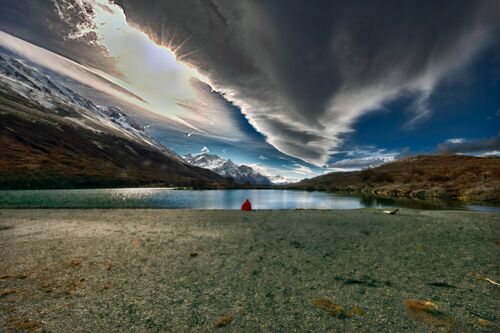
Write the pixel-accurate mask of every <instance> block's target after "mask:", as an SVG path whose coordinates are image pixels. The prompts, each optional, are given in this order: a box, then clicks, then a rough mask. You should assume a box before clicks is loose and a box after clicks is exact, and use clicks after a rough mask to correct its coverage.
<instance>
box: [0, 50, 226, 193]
mask: <svg viewBox="0 0 500 333" xmlns="http://www.w3.org/2000/svg"><path fill="white" fill-rule="evenodd" d="M0 124H2V126H0V156H2V158H1V159H0V188H73V187H106V186H111V187H115V186H144V185H160V186H206V185H207V184H216V183H219V184H223V183H225V182H226V179H224V178H223V177H221V176H219V175H217V174H215V173H213V172H211V171H209V170H205V169H202V168H198V167H194V166H191V165H189V164H187V163H186V162H185V161H184V160H183V159H182V158H181V157H180V156H178V155H177V154H175V153H174V152H172V151H171V150H169V149H168V148H166V147H164V146H163V145H161V144H160V143H158V142H156V141H155V140H154V139H153V138H152V137H151V136H150V135H149V134H148V133H147V132H146V131H145V129H144V128H143V127H142V126H141V125H139V124H138V123H136V122H135V121H133V120H132V119H130V118H129V117H127V116H126V114H125V113H123V112H122V111H121V110H120V109H119V108H117V107H115V106H101V105H96V104H95V103H94V102H92V101H91V100H90V99H88V98H86V97H84V96H82V95H80V94H78V93H76V92H75V91H73V90H71V89H69V88H68V87H66V86H64V85H63V84H62V83H60V82H55V81H52V80H51V78H50V77H49V76H48V75H45V74H42V73H41V72H39V71H38V70H37V69H36V68H34V67H31V66H29V65H27V64H26V63H24V62H23V61H20V60H17V59H14V58H11V57H9V56H7V55H5V54H2V53H0Z"/></svg>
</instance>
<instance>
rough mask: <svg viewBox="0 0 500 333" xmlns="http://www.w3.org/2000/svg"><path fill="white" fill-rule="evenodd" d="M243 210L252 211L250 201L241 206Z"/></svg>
mask: <svg viewBox="0 0 500 333" xmlns="http://www.w3.org/2000/svg"><path fill="white" fill-rule="evenodd" d="M241 210H252V204H251V203H250V200H248V199H246V200H245V202H244V203H243V205H241Z"/></svg>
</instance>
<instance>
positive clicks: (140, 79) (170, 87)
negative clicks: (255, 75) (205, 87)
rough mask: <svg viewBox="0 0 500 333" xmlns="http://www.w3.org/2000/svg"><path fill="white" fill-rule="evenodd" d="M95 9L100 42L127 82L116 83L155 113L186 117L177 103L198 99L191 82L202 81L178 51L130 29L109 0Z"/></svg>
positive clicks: (99, 2)
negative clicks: (177, 53) (178, 58)
mask: <svg viewBox="0 0 500 333" xmlns="http://www.w3.org/2000/svg"><path fill="white" fill-rule="evenodd" d="M92 8H93V15H92V18H91V19H92V21H93V22H92V23H93V27H94V30H93V31H94V32H95V33H96V35H97V38H98V40H97V42H98V43H99V44H100V45H101V46H103V47H104V48H105V49H106V51H107V52H108V54H109V56H111V57H113V58H115V59H116V62H117V68H118V69H119V71H120V72H121V73H122V75H123V80H118V79H116V78H115V79H113V80H114V81H115V82H117V83H119V84H120V85H122V86H125V88H127V89H129V90H130V91H132V92H134V93H136V94H138V95H140V96H141V97H142V98H144V99H145V100H146V101H147V102H148V104H150V105H151V106H152V108H153V111H155V112H158V113H161V114H163V115H169V116H175V115H177V116H182V115H185V114H186V110H185V109H184V108H182V107H180V106H178V105H177V102H178V101H183V100H192V99H195V98H196V92H195V91H194V89H193V87H192V86H191V84H190V81H191V80H192V79H193V78H196V79H202V77H201V75H200V74H199V73H198V72H197V71H196V70H194V69H192V68H190V67H189V66H187V65H186V64H184V63H181V62H178V61H177V59H176V56H175V53H174V51H171V50H170V49H168V48H167V47H166V46H162V45H158V44H156V43H155V42H154V41H152V40H151V39H150V38H149V37H148V36H147V35H146V34H145V33H144V32H142V31H140V30H139V29H137V28H134V27H132V26H130V25H129V24H128V22H127V19H126V17H125V14H124V12H123V10H122V8H121V7H120V6H118V5H116V4H112V3H110V2H109V1H108V0H95V1H93V2H92Z"/></svg>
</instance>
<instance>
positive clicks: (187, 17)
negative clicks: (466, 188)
mask: <svg viewBox="0 0 500 333" xmlns="http://www.w3.org/2000/svg"><path fill="white" fill-rule="evenodd" d="M191 2H192V3H191ZM0 5H1V6H2V8H3V9H4V10H2V13H0V30H1V31H2V34H0V46H1V47H3V48H4V49H7V50H10V51H11V52H14V53H15V54H16V55H17V56H19V57H21V58H25V59H27V60H30V61H32V62H33V64H35V65H36V66H39V67H41V68H45V70H46V72H47V73H49V74H50V75H52V76H57V77H58V78H59V79H61V80H64V81H65V83H66V84H69V85H71V86H72V87H73V88H75V90H77V91H79V92H81V93H83V94H86V95H87V96H88V97H90V98H93V99H96V100H97V101H98V102H99V103H101V104H113V105H118V106H120V107H121V108H122V109H123V110H124V111H126V112H127V113H129V114H130V115H131V116H133V117H134V118H136V119H137V120H139V121H141V122H143V123H144V124H149V125H150V131H151V133H152V134H153V135H154V136H155V137H156V138H157V139H158V140H160V141H161V142H163V143H164V144H165V145H166V146H168V147H170V148H171V149H173V150H175V151H176V152H177V153H179V154H181V155H183V154H187V153H196V152H199V151H200V150H201V149H202V148H203V147H208V149H209V150H210V151H211V152H212V153H215V154H217V155H220V156H223V157H225V158H231V159H232V160H233V161H235V162H237V163H245V164H249V165H252V166H254V167H255V168H256V169H258V170H259V171H261V172H263V173H267V174H269V175H277V174H280V175H283V176H286V177H289V178H290V179H299V178H304V177H310V176H314V175H316V174H321V173H324V172H328V171H332V170H353V169H359V168H364V167H370V166H375V165H378V164H381V163H384V162H387V161H392V160H394V159H397V158H400V157H401V156H403V155H405V154H418V153H435V152H454V153H466V154H475V155H498V154H499V151H500V135H499V128H500V126H499V125H500V115H499V113H500V97H499V96H500V93H499V92H500V89H499V88H500V87H499V82H500V38H499V36H500V23H499V21H500V20H498V15H495V13H498V12H499V11H500V5H499V4H498V3H497V2H493V1H487V0H477V1H476V0H474V1H472V0H463V1H460V2H457V1H451V0H450V1H440V2H438V3H436V2H435V1H430V0H429V1H411V0H409V1H406V2H400V1H393V0H384V1H380V2H377V3H376V4H375V3H366V2H363V1H344V0H335V1H319V2H316V3H314V4H312V3H304V2H300V1H297V2H296V1H291V2H289V1H288V2H287V1H273V2H260V1H245V2H224V1H220V0H207V1H204V2H197V1H191V0H183V1H179V0H170V1H164V0H152V1H151V2H149V3H148V4H145V3H144V2H142V1H139V0H120V1H116V2H115V3H112V2H110V1H109V0H54V1H27V0H22V1H15V2H12V1H8V0H0ZM26 17H29V19H28V20H26ZM131 96H132V97H131ZM133 96H139V98H135V97H133Z"/></svg>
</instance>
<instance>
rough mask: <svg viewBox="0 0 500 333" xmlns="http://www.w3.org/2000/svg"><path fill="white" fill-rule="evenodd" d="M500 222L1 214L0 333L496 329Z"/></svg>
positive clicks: (357, 213)
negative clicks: (19, 332)
mask: <svg viewBox="0 0 500 333" xmlns="http://www.w3.org/2000/svg"><path fill="white" fill-rule="evenodd" d="M499 250H500V214H499V213H483V212H468V211H426V210H410V209H402V210H401V211H400V212H399V213H398V214H396V215H386V214H384V213H383V212H382V211H381V210H376V209H361V210H335V211H333V210H284V211H253V212H240V211H217V210H211V211H202V210H163V209H109V210H78V209H60V210H52V209H45V210H43V209H42V210H35V209H33V210H21V209H19V210H15V209H13V210H0V253H1V255H0V332H8V331H27V330H28V331H33V332H218V331H219V332H498V331H500V315H499V313H500V311H499V309H500V307H499V301H498V300H499V296H500V293H499V291H500V286H499V285H497V284H496V283H497V282H498V281H499V280H500V272H499V265H498V258H499V256H498V253H499Z"/></svg>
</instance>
